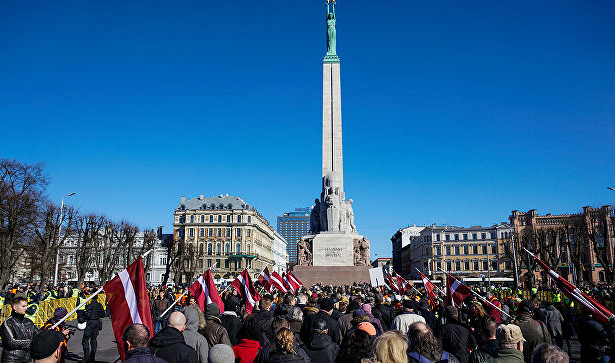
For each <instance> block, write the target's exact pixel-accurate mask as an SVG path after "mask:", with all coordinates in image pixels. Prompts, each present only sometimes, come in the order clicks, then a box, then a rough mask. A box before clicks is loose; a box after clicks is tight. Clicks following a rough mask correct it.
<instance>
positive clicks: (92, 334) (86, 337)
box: [81, 297, 105, 362]
mask: <svg viewBox="0 0 615 363" xmlns="http://www.w3.org/2000/svg"><path fill="white" fill-rule="evenodd" d="M98 299H99V297H95V298H94V299H92V300H91V301H90V303H89V304H87V305H86V306H85V313H84V318H85V320H86V325H85V330H84V331H83V337H82V338H81V345H82V347H83V360H84V361H85V362H94V361H96V350H97V349H98V340H97V339H98V332H99V331H100V330H102V320H101V319H102V318H104V317H105V309H104V308H103V306H102V304H101V303H99V302H98Z"/></svg>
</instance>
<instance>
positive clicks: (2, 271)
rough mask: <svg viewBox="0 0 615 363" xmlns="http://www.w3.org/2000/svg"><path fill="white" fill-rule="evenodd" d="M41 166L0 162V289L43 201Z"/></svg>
mask: <svg viewBox="0 0 615 363" xmlns="http://www.w3.org/2000/svg"><path fill="white" fill-rule="evenodd" d="M43 166H44V165H43V164H42V163H39V164H33V165H30V164H23V163H21V162H19V161H17V160H8V159H0V287H2V286H4V284H5V283H6V282H7V281H8V280H9V278H10V276H11V273H12V271H13V268H14V267H15V264H16V263H17V260H18V259H19V258H20V256H21V255H22V254H23V251H24V249H23V247H24V245H26V244H27V243H28V242H29V241H31V240H32V237H33V232H32V227H33V226H34V224H35V223H36V216H37V213H38V210H39V208H40V206H41V204H42V203H43V202H44V201H45V198H44V193H45V189H46V187H47V177H46V176H45V175H43Z"/></svg>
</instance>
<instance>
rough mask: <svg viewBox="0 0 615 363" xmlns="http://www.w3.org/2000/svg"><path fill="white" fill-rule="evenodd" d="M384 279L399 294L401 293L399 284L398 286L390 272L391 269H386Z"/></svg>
mask: <svg viewBox="0 0 615 363" xmlns="http://www.w3.org/2000/svg"><path fill="white" fill-rule="evenodd" d="M384 281H385V282H386V283H387V284H388V285H389V287H390V288H391V289H393V291H395V292H396V293H398V294H401V292H400V289H399V286H397V282H396V281H395V280H394V279H393V276H391V274H390V273H389V271H387V270H384Z"/></svg>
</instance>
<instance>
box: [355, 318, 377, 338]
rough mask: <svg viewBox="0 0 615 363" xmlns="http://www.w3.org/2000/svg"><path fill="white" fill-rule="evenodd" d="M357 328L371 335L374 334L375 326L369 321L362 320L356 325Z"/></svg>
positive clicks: (373, 335)
mask: <svg viewBox="0 0 615 363" xmlns="http://www.w3.org/2000/svg"><path fill="white" fill-rule="evenodd" d="M357 329H359V330H363V331H364V332H366V333H367V334H369V335H371V336H372V337H375V336H376V328H375V327H374V324H372V323H370V322H369V321H364V322H362V323H361V324H359V325H357Z"/></svg>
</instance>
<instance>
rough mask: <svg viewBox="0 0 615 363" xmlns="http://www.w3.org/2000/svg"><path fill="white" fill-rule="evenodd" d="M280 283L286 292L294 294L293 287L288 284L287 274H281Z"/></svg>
mask: <svg viewBox="0 0 615 363" xmlns="http://www.w3.org/2000/svg"><path fill="white" fill-rule="evenodd" d="M282 282H283V283H284V287H285V288H286V289H287V290H288V291H290V292H292V293H293V294H294V293H295V287H294V286H293V285H291V284H290V283H289V282H288V273H284V272H282Z"/></svg>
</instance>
